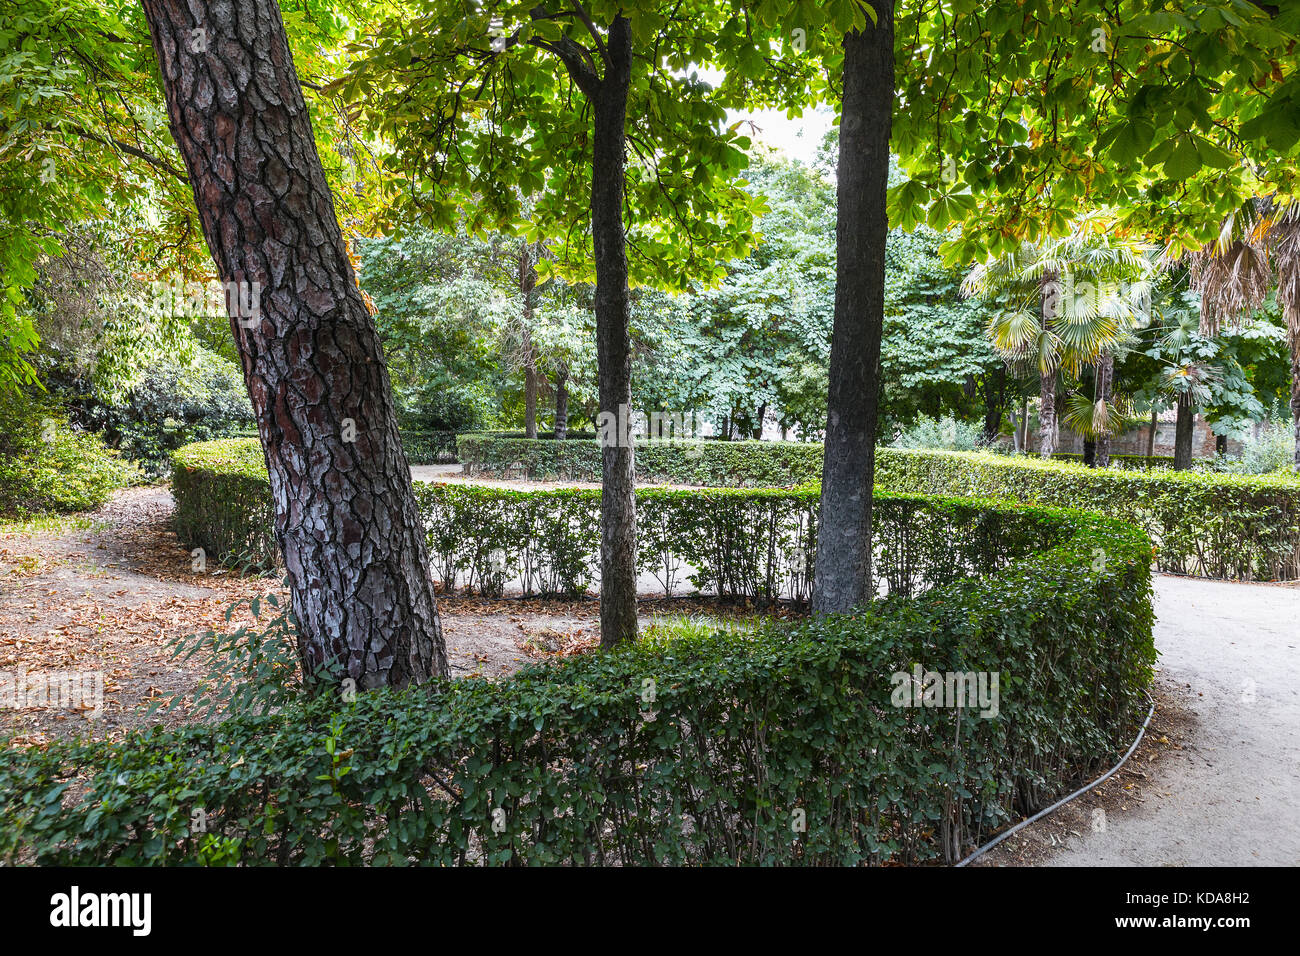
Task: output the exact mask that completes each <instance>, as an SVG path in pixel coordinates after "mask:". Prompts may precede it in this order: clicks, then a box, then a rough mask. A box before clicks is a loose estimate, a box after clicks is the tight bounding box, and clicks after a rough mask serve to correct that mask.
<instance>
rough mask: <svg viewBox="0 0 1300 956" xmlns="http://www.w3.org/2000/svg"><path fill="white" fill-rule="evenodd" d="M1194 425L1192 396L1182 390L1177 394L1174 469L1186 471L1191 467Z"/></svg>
mask: <svg viewBox="0 0 1300 956" xmlns="http://www.w3.org/2000/svg"><path fill="white" fill-rule="evenodd" d="M1195 425H1196V409H1195V407H1193V405H1192V396H1191V394H1190V393H1188V392H1183V393H1181V394H1180V395H1179V396H1178V424H1177V425H1176V426H1175V431H1174V471H1187V470H1188V469H1189V468H1191V467H1192V434H1193V432H1194V430H1195Z"/></svg>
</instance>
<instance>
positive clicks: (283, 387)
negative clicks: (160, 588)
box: [144, 0, 447, 688]
mask: <svg viewBox="0 0 1300 956" xmlns="http://www.w3.org/2000/svg"><path fill="white" fill-rule="evenodd" d="M144 11H145V16H146V18H147V20H148V22H149V30H150V33H151V34H152V37H153V47H154V52H155V54H156V55H157V57H158V65H159V69H160V72H161V76H162V82H163V87H164V89H165V91H166V97H167V113H168V118H169V120H170V125H171V131H172V135H173V136H174V137H175V140H176V143H177V145H178V146H179V148H180V152H181V155H182V156H183V157H184V159H185V166H186V169H187V170H188V171H189V176H190V182H191V183H192V184H193V186H194V198H195V201H196V204H197V206H198V211H199V216H200V219H201V221H202V224H203V234H204V237H205V238H206V239H207V242H208V248H209V249H210V250H211V252H212V257H213V259H214V261H215V262H216V266H217V273H218V275H219V276H220V278H221V280H222V281H223V282H224V283H259V284H260V291H261V295H260V301H259V302H258V308H256V309H253V310H246V309H243V308H241V309H237V310H236V311H237V312H238V313H239V314H238V315H232V317H231V330H232V331H233V333H234V336H235V341H236V344H237V345H238V348H239V355H240V360H241V363H242V365H243V369H244V381H245V383H246V384H247V386H248V394H249V398H250V399H251V400H252V404H253V408H254V410H255V411H256V414H257V424H258V432H259V433H260V435H261V439H262V448H263V451H264V452H265V455H266V466H267V471H268V472H269V474H270V480H271V493H272V497H273V499H274V502H275V527H276V537H277V539H278V541H279V544H280V548H281V550H282V552H283V554H284V562H285V568H286V571H287V572H288V579H289V586H290V589H291V592H292V606H293V613H294V616H295V617H296V619H297V630H298V644H299V652H300V654H301V656H302V664H303V669H304V673H305V674H306V675H308V677H309V679H310V678H311V676H312V675H319V674H320V673H321V671H322V669H323V668H337V670H336V671H335V674H336V677H337V678H338V679H343V678H352V679H354V680H355V681H356V682H357V685H358V686H359V687H362V688H369V687H377V686H383V685H391V686H402V685H407V684H415V683H420V682H422V681H425V680H428V679H429V678H431V677H434V676H440V675H445V674H446V673H447V657H446V651H445V649H444V646H443V639H442V631H441V627H440V625H439V621H438V610H437V606H436V604H435V602H434V596H433V586H432V583H431V582H430V579H429V572H428V564H429V562H428V557H427V554H426V549H425V542H424V532H423V525H422V522H421V521H420V516H419V511H418V509H417V508H416V503H415V496H414V494H413V492H412V490H411V477H410V468H409V466H408V464H407V459H406V455H405V453H404V452H403V451H402V445H401V440H400V438H399V436H398V430H397V418H396V415H395V413H394V408H393V403H392V393H391V389H390V385H389V380H388V371H387V368H386V367H385V365H384V359H383V355H382V352H381V350H380V345H379V338H378V335H377V334H376V332H375V326H374V322H373V320H372V319H371V316H370V313H369V311H368V310H367V308H366V306H365V303H364V301H363V300H362V297H361V293H360V291H359V290H358V289H357V285H356V279H355V276H354V275H353V272H352V267H351V264H350V263H349V261H348V256H347V250H346V248H345V246H344V242H343V236H342V234H341V233H340V231H339V225H338V219H337V217H336V215H335V211H334V205H333V199H332V197H331V195H330V190H329V186H328V184H327V183H326V180H325V175H324V172H323V171H322V169H321V165H320V158H319V157H318V155H317V153H316V143H315V140H314V138H313V136H312V130H311V123H310V121H309V119H308V116H307V109H306V105H305V103H304V102H303V97H302V91H301V88H300V87H299V85H298V77H297V75H296V73H295V71H294V66H293V60H292V58H291V57H290V53H289V46H288V42H287V40H286V37H285V32H284V24H283V22H282V21H281V19H280V9H279V7H278V6H277V5H276V3H275V2H274V0H241V2H239V3H217V2H200V0H144ZM230 287H231V286H229V285H228V286H227V288H230ZM246 288H249V290H250V298H251V299H256V296H252V295H251V287H246ZM228 298H229V297H228Z"/></svg>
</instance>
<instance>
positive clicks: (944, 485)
mask: <svg viewBox="0 0 1300 956" xmlns="http://www.w3.org/2000/svg"><path fill="white" fill-rule="evenodd" d="M460 438H461V443H462V448H465V447H466V444H465V443H466V440H467V439H469V440H470V442H471V446H472V447H476V448H481V447H482V446H481V445H477V446H475V445H472V443H473V441H474V440H476V439H477V438H478V436H472V435H462V436H460ZM493 442H494V444H493V447H496V448H499V449H501V450H503V451H504V450H510V449H513V450H514V451H518V452H520V453H521V454H522V453H524V452H530V453H533V454H538V452H537V449H538V448H539V447H540V446H547V447H550V448H556V447H563V451H562V452H560V453H559V454H561V455H563V456H567V455H569V454H570V448H569V447H568V446H570V445H571V446H572V449H574V451H573V455H574V457H575V460H581V458H582V456H583V455H588V454H590V455H592V456H593V457H594V456H595V454H596V453H598V451H599V449H598V447H597V446H596V443H595V442H594V441H590V442H574V443H570V442H567V441H566V442H554V441H548V442H543V441H540V440H534V441H527V440H525V439H506V440H504V441H501V440H496V439H494V440H493ZM238 444H239V443H238V442H233V443H232V442H229V441H225V442H205V443H203V444H200V445H191V446H186V448H183V449H181V450H180V451H179V452H178V453H177V456H178V457H177V458H176V459H175V461H176V464H177V469H176V470H177V477H176V478H175V479H174V490H175V493H176V499H177V519H176V520H177V530H178V534H180V535H181V538H182V540H184V541H186V542H187V543H189V544H190V545H191V546H195V545H201V546H203V547H204V548H206V549H207V551H208V553H209V556H210V557H211V556H216V557H217V558H218V559H219V560H226V561H232V562H233V561H237V560H238V559H240V558H241V556H251V557H253V558H254V560H255V561H257V562H259V563H262V564H266V563H272V562H273V560H274V558H275V555H276V551H275V545H274V536H273V535H272V534H271V533H270V528H271V514H270V510H269V505H268V504H267V501H268V496H267V494H266V491H265V482H266V478H265V470H264V469H263V467H262V464H261V462H262V455H261V451H260V449H259V447H258V445H257V443H256V442H255V441H253V442H245V443H244V445H245V447H244V448H242V449H240V450H238V451H237V450H236V446H237V445H238ZM688 444H691V443H686V442H681V443H677V442H646V443H643V446H642V447H644V446H654V452H653V453H652V454H655V455H660V456H663V457H664V459H665V460H667V459H668V458H672V457H674V456H675V457H676V459H677V460H678V462H679V463H684V464H682V468H695V467H696V464H695V461H696V460H695V459H691V458H689V457H686V456H685V452H686V450H687V445H688ZM694 444H696V445H699V446H705V447H707V448H708V449H709V452H708V453H706V455H701V456H699V459H698V461H700V462H703V464H701V465H699V467H698V470H695V471H693V472H692V476H693V477H694V478H696V479H701V478H704V477H708V475H709V474H713V475H714V476H716V477H720V476H721V475H722V473H723V472H725V471H727V469H728V467H729V466H728V465H727V462H728V461H731V462H732V465H731V466H730V467H731V473H732V474H742V475H748V476H749V477H751V478H756V476H758V475H762V474H766V475H768V476H769V477H770V476H772V475H773V474H781V475H784V476H786V477H787V478H789V479H790V480H791V481H795V480H798V479H802V478H807V477H808V476H809V475H813V476H816V475H817V474H818V473H819V471H820V467H821V447H820V446H818V445H796V444H793V443H778V442H712V441H703V442H696V443H694ZM642 447H639V448H638V450H637V453H638V455H643V450H642ZM207 449H211V450H212V454H213V455H215V459H214V460H215V462H216V465H217V469H218V471H219V472H220V474H213V475H208V476H203V477H199V476H195V475H194V474H193V469H195V468H197V467H199V463H200V462H201V461H202V460H203V458H204V456H205V455H207V454H208V452H207V451H206V450H207ZM714 449H720V451H718V452H716V453H714ZM728 450H735V451H737V453H738V454H737V457H736V458H735V459H728V458H727V457H726V455H725V454H723V452H725V451H728ZM512 453H513V452H512ZM709 455H713V457H708V456H709ZM505 457H510V456H509V455H506V456H505ZM651 457H652V456H651V454H649V453H646V454H644V458H643V459H642V460H645V459H646V458H651ZM236 459H237V460H238V462H239V463H238V464H237V465H235V464H233V462H234V461H235V460H236ZM502 460H504V458H503V459H502ZM652 460H653V459H652ZM796 462H801V464H799V465H798V467H796ZM525 463H526V462H525ZM673 467H676V466H675V465H674V466H673ZM232 468H233V471H232V470H231V469H232ZM711 468H716V470H714V471H712V472H710V471H709V469H711ZM250 469H251V470H250ZM182 472H184V473H182ZM254 474H256V475H257V476H259V477H260V479H261V482H262V486H261V487H262V489H263V490H262V492H261V494H260V495H259V494H254V493H253V492H252V485H250V484H248V481H249V479H250V478H251V477H252V476H253V475H254ZM227 476H228V477H227ZM699 483H700V484H707V483H708V482H705V481H699ZM876 487H877V489H878V490H882V491H893V492H899V493H903V494H938V495H958V496H966V495H970V496H974V497H984V498H998V499H1009V500H1013V501H1019V502H1023V503H1028V504H1044V505H1053V506H1057V507H1077V508H1083V509H1086V510H1090V511H1096V512H1099V513H1101V514H1106V515H1110V516H1112V517H1116V518H1120V519H1123V520H1125V521H1131V522H1133V523H1135V524H1137V525H1138V526H1140V527H1141V528H1143V529H1144V530H1145V531H1146V532H1147V534H1148V535H1149V536H1150V537H1151V539H1152V540H1153V541H1155V542H1156V544H1157V553H1156V563H1157V567H1158V568H1159V569H1160V570H1162V571H1168V572H1171V573H1175V574H1194V575H1199V576H1202V577H1210V578H1229V579H1245V580H1293V579H1296V578H1300V480H1297V479H1295V478H1291V477H1288V476H1283V475H1225V474H1212V473H1199V472H1174V471H1165V470H1159V469H1157V470H1152V471H1147V472H1142V471H1135V470H1110V469H1090V468H1084V467H1082V466H1079V465H1075V464H1071V463H1069V462H1057V461H1047V462H1045V461H1042V460H1041V459H1039V458H1030V457H1011V456H1007V455H991V454H980V453H974V452H940V451H906V450H901V449H891V448H884V449H880V450H879V451H878V452H877V455H876ZM200 489H202V491H201V493H200ZM416 490H417V495H419V496H420V497H421V500H422V501H424V502H425V503H426V504H425V518H426V523H428V524H429V526H430V528H431V535H432V537H431V540H430V544H431V550H432V552H433V556H432V557H433V560H434V562H435V565H436V567H437V570H438V572H439V577H440V579H447V580H455V579H456V574H457V573H458V574H460V575H461V576H462V578H464V579H465V580H466V582H467V583H469V584H470V585H472V586H474V587H479V588H482V589H483V590H486V591H487V592H489V593H491V592H492V591H493V589H494V586H493V585H492V583H491V575H484V574H483V573H481V570H480V569H479V568H478V567H477V566H476V565H475V562H476V561H477V562H479V564H480V565H481V563H482V560H484V559H483V558H482V557H481V556H479V557H473V556H471V557H469V558H466V556H465V553H464V549H465V548H467V547H470V546H471V545H469V544H466V543H465V542H466V541H468V540H470V539H473V540H476V541H486V540H488V539H490V538H492V537H493V535H496V536H497V537H498V538H500V539H501V546H502V547H503V548H504V550H505V551H506V552H507V555H511V554H513V553H514V551H515V550H517V549H516V548H515V547H514V545H513V544H512V541H513V542H516V543H517V542H520V541H523V540H532V538H528V537H526V536H525V535H523V534H522V533H520V532H518V531H517V530H516V529H514V528H510V529H508V530H504V531H503V530H501V528H502V525H501V524H500V523H499V522H497V523H493V521H494V520H495V519H492V518H489V517H488V515H489V514H494V515H499V514H501V513H500V512H497V511H493V510H491V509H489V510H488V511H485V512H483V513H482V516H481V524H480V525H479V527H480V528H481V529H482V530H481V532H476V531H475V530H474V529H473V526H472V525H473V523H472V522H471V523H470V525H471V526H470V527H469V528H468V529H466V528H461V529H460V530H459V531H458V532H457V535H456V536H453V537H452V538H450V539H449V538H447V537H446V536H447V534H448V529H447V525H446V521H445V520H444V518H443V517H440V515H441V512H437V511H434V510H430V509H431V508H432V504H431V502H433V501H434V500H435V499H433V498H430V497H429V496H430V495H431V494H434V492H431V491H429V490H427V486H425V485H423V484H419V483H417V485H416ZM479 490H480V491H483V489H479ZM646 491H647V489H643V490H642V491H640V492H639V495H640V498H639V500H640V501H641V502H642V505H641V527H642V529H643V532H642V538H641V549H642V558H641V562H642V570H643V571H647V572H653V571H655V570H656V569H657V568H658V567H659V563H660V562H661V559H663V556H664V545H663V542H664V541H665V540H666V537H665V536H671V535H672V534H676V535H678V540H679V541H680V540H681V535H682V532H680V531H675V530H674V528H690V529H692V530H691V532H690V533H691V534H697V533H698V532H699V524H698V519H697V518H692V517H689V516H688V517H685V518H684V517H682V516H680V515H673V516H672V517H667V516H665V514H664V507H665V506H663V505H661V504H659V502H660V501H667V500H670V499H669V498H659V497H656V496H655V495H647V494H646ZM191 492H193V493H191ZM453 493H455V492H450V491H448V492H438V494H444V495H447V494H453ZM465 493H466V494H467V492H465ZM496 494H497V495H498V496H500V497H502V498H508V497H509V496H511V495H519V494H524V493H521V492H506V491H501V492H497V493H496ZM585 494H587V495H588V498H586V499H584V498H582V496H581V495H578V496H577V498H575V499H574V500H575V501H577V500H583V501H586V504H584V505H583V507H584V508H586V509H588V511H590V509H591V508H592V507H594V505H593V504H592V502H593V501H594V500H596V499H595V498H592V497H590V496H591V495H593V494H597V493H595V492H587V493H585ZM799 496H800V499H801V500H804V499H807V500H809V501H811V497H815V493H814V492H812V491H810V490H807V491H800V492H799ZM810 496H811V497H810ZM489 497H491V495H489ZM466 500H467V501H468V499H466ZM511 500H515V499H511ZM518 500H527V499H526V498H525V499H518ZM693 500H702V499H693ZM814 504H815V503H814ZM465 507H467V508H468V507H469V504H468V503H467V504H466V505H465ZM566 507H569V508H573V507H577V506H576V505H567V506H566ZM683 507H685V506H683ZM688 510H689V509H688ZM812 511H813V512H815V507H814V508H812ZM566 513H568V512H566ZM532 514H533V516H532V517H530V518H528V519H527V520H528V521H534V522H536V521H547V520H549V519H546V518H545V515H544V513H543V511H538V510H537V509H536V508H534V509H533V512H532ZM512 520H513V519H512ZM521 520H523V519H521ZM665 522H668V524H665ZM683 522H684V523H683ZM691 522H696V523H695V524H692V523H691ZM674 523H675V524H674ZM656 529H657V530H656ZM571 531H572V529H566V528H562V527H561V525H560V524H558V523H557V522H556V521H555V520H550V524H549V530H548V532H547V534H548V535H550V536H551V537H553V539H554V540H555V541H556V542H557V545H556V546H557V547H566V546H567V545H566V544H565V542H567V541H569V540H570V537H569V536H570V534H571ZM590 533H591V532H590V529H589V528H588V531H586V532H584V534H586V535H588V537H586V538H584V541H587V542H590V537H589V535H590ZM476 536H477V537H476ZM708 540H711V541H717V540H724V539H722V538H718V537H717V536H716V535H715V536H712V537H710V538H709V539H708ZM737 540H742V539H737ZM745 540H747V539H745ZM448 541H460V543H459V544H457V545H456V546H455V549H454V550H455V553H453V549H452V548H451V546H450V545H449V544H448V543H447V542H448ZM474 546H475V547H477V545H474ZM585 546H586V545H584V547H585ZM748 546H749V545H748V544H746V547H748ZM496 547H497V545H493V546H492V547H491V548H489V549H488V551H487V552H484V553H490V552H491V550H493V549H495V548H496ZM754 547H759V545H757V544H755V545H754ZM756 553H758V554H764V553H766V552H763V551H762V550H761V549H760V550H759V551H758V552H756ZM511 560H513V559H511ZM521 560H531V558H527V556H524V558H521ZM546 560H549V559H546ZM555 560H556V561H560V559H555ZM564 560H565V561H568V562H569V563H568V564H567V565H566V567H567V568H568V570H565V571H563V572H562V573H560V572H554V573H555V574H559V577H554V574H553V573H552V572H553V570H554V569H551V570H546V571H545V572H544V573H546V574H552V578H550V579H547V580H543V579H542V578H541V577H535V576H533V573H532V571H531V570H530V569H529V567H528V566H523V567H520V568H516V569H515V570H516V571H518V573H519V575H518V576H520V577H522V578H523V579H524V580H525V582H526V584H525V587H526V589H527V588H529V587H530V586H529V584H528V583H527V582H529V581H535V582H536V584H535V586H534V587H533V589H535V590H536V591H537V592H538V593H548V592H550V591H551V590H553V589H554V590H556V591H557V593H573V592H574V591H575V590H581V589H582V588H583V587H585V583H582V582H585V581H586V580H588V579H589V577H590V575H589V569H588V570H585V571H584V569H583V568H582V567H581V566H579V563H577V562H575V561H570V560H569V559H567V558H566V559H564ZM467 562H468V563H467ZM560 563H561V564H563V563H564V562H563V561H560ZM687 563H692V564H693V563H695V562H693V561H690V562H687ZM760 563H761V562H760ZM453 566H454V567H453ZM557 567H558V565H557ZM764 567H767V565H765V566H764ZM671 570H672V568H671V562H670V563H669V565H668V566H665V569H664V574H665V575H666V576H671ZM538 573H542V572H538ZM729 573H730V572H723V573H722V577H721V578H720V579H719V580H724V581H725V580H726V579H727V575H728V574H729ZM511 576H514V574H512V575H511ZM661 580H663V579H661ZM548 581H549V582H550V583H548ZM741 581H742V582H743V585H744V586H743V587H741V586H734V587H733V586H730V585H724V586H723V587H722V588H721V590H722V592H723V593H731V592H732V591H734V592H735V593H736V595H737V596H750V597H762V596H764V595H765V594H766V592H767V591H768V590H769V581H770V577H769V572H768V571H767V570H763V571H762V572H761V574H760V576H759V577H758V578H757V579H756V578H754V577H753V575H752V574H751V573H750V571H748V570H746V571H744V572H743V573H742V574H741ZM556 582H558V583H556ZM745 592H748V593H745Z"/></svg>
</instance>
